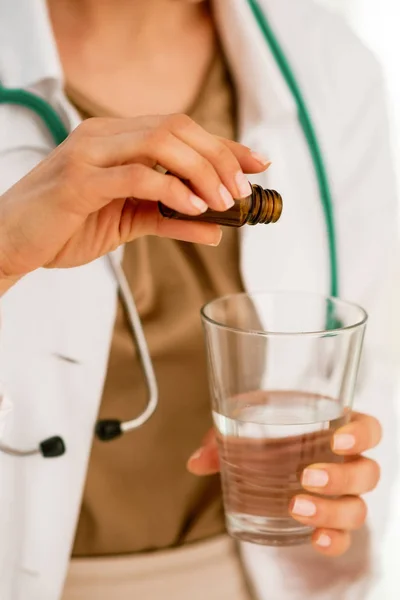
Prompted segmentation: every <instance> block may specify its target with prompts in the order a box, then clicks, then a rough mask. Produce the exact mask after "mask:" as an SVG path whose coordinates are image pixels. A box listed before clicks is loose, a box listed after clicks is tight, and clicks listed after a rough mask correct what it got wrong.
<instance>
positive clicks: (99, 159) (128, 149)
mask: <svg viewBox="0 0 400 600" xmlns="http://www.w3.org/2000/svg"><path fill="white" fill-rule="evenodd" d="M100 146H101V147H100ZM95 152H96V156H95V157H94V153H93V151H92V156H91V161H92V162H93V164H97V165H99V166H102V167H110V166H111V164H110V157H112V163H113V164H115V163H116V162H117V157H119V158H118V161H119V162H120V163H126V162H141V161H142V160H143V159H151V161H152V162H153V163H154V164H158V165H160V166H162V167H164V168H165V169H166V170H167V171H170V172H172V173H174V174H175V175H177V176H178V177H180V178H182V179H185V180H187V181H188V182H190V187H191V188H192V189H193V191H194V192H195V193H196V194H197V195H198V196H200V197H201V198H202V199H203V200H204V201H205V202H206V203H207V204H208V205H209V206H210V207H211V208H213V209H215V210H226V209H227V208H230V207H231V206H232V205H233V198H232V194H231V193H230V192H229V191H228V189H227V188H226V187H225V185H224V184H223V183H222V181H221V179H220V177H219V175H218V174H217V172H216V170H215V169H214V167H213V165H212V164H211V163H210V162H209V161H208V160H207V159H206V158H205V157H204V156H202V155H201V154H199V153H198V152H197V151H196V150H194V149H193V148H191V147H190V146H188V145H187V144H185V143H184V142H182V141H181V140H179V139H178V138H177V137H175V136H174V135H173V134H172V133H171V132H170V131H168V130H166V129H159V130H153V131H146V132H143V131H140V132H136V133H132V134H131V133H128V134H126V133H124V134H119V135H117V136H111V137H106V138H101V144H100V143H98V147H96V150H95ZM113 152H114V153H113Z"/></svg>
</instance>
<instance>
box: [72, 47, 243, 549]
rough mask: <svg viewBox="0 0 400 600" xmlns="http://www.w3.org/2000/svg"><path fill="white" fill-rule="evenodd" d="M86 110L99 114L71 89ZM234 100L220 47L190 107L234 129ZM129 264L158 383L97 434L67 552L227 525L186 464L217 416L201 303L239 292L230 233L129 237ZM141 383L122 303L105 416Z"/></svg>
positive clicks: (198, 116) (209, 484)
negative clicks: (150, 409) (212, 241)
mask: <svg viewBox="0 0 400 600" xmlns="http://www.w3.org/2000/svg"><path fill="white" fill-rule="evenodd" d="M69 96H70V98H71V100H72V101H73V102H74V103H75V105H76V106H77V107H78V108H79V109H80V110H81V112H82V113H83V115H84V116H89V115H91V116H104V111H101V109H99V108H98V107H96V106H93V105H92V103H91V102H88V101H87V99H86V98H82V97H81V96H80V95H79V94H77V93H76V92H75V91H74V90H69ZM235 109H236V103H235V95H234V90H233V86H232V83H231V81H230V78H229V74H228V71H227V68H226V66H225V63H224V61H223V58H222V55H221V54H218V56H217V57H216V59H215V60H214V62H213V65H212V68H211V69H210V71H209V73H208V75H207V78H206V80H205V81H204V84H203V86H202V90H201V93H200V94H199V97H198V99H197V101H196V104H195V106H193V108H192V110H191V111H190V114H191V116H192V118H193V119H194V120H196V121H197V122H198V123H200V124H201V125H202V126H203V127H204V128H205V129H207V130H208V131H210V132H212V133H214V134H217V135H221V136H225V137H228V138H234V137H235V123H236V112H235ZM123 267H124V271H125V273H126V276H127V278H128V281H129V284H130V286H131V289H132V292H133V294H134V298H135V300H136V303H137V307H138V310H139V313H140V317H141V319H142V323H143V327H144V332H145V335H146V339H147V343H148V345H149V348H150V353H151V357H152V360H153V364H154V368H155V372H156V376H157V381H158V385H159V392H160V403H159V407H158V409H157V411H156V413H155V415H154V416H153V417H152V418H151V419H150V420H149V422H148V423H147V424H146V425H144V426H143V427H141V428H140V429H138V430H136V431H133V432H131V433H129V434H127V435H125V436H122V438H120V439H118V440H114V441H112V442H109V443H104V442H99V441H97V440H94V442H93V449H92V453H91V457H90V464H89V471H88V476H87V481H86V486H85V490H84V495H83V503H82V509H81V514H80V519H79V525H78V530H77V533H76V539H75V545H74V549H73V554H74V555H75V556H95V555H109V554H123V553H133V552H142V551H148V550H154V549H161V548H168V547H174V546H178V545H182V544H186V543H188V542H192V541H195V540H201V539H205V538H209V537H211V536H215V535H217V534H219V533H221V532H223V531H224V519H223V511H222V500H221V492H220V482H219V478H218V477H217V476H214V477H207V478H199V477H195V476H194V475H191V474H190V473H188V471H187V469H186V461H187V459H188V458H189V456H190V455H191V454H192V452H193V451H194V450H196V449H197V447H198V446H199V445H200V444H201V441H202V438H203V436H204V435H205V433H206V432H207V431H208V429H209V428H210V427H211V425H212V421H211V413H210V398H209V389H208V383H207V374H206V358H205V348H204V342H203V335H202V330H201V322H200V315H199V310H200V308H201V306H202V305H203V304H204V303H205V302H207V301H209V300H211V299H212V298H215V297H216V296H219V295H222V294H227V293H232V292H239V291H242V282H241V277H240V273H239V248H238V239H237V232H236V231H235V230H233V229H227V230H225V232H224V236H223V240H222V243H221V244H220V246H219V247H218V248H211V247H203V246H197V245H192V244H188V243H184V242H178V241H174V240H169V239H163V238H158V237H145V238H140V239H138V240H136V241H134V242H132V243H130V244H128V245H127V246H126V248H125V256H124V261H123ZM146 398H147V396H146V386H145V383H144V380H143V374H142V370H141V368H140V366H139V362H138V360H137V354H136V350H135V347H134V344H133V341H132V338H131V334H130V331H129V327H128V324H127V320H126V316H125V314H124V311H123V308H122V306H121V303H119V305H118V313H117V318H116V322H115V329H114V335H113V339H112V345H111V353H110V358H109V366H108V372H107V377H106V381H105V386H104V394H103V399H102V404H101V409H100V418H102V419H104V418H119V419H122V420H129V419H132V418H133V417H134V416H135V415H137V414H138V413H139V412H140V411H141V410H142V408H143V407H144V404H145V402H146Z"/></svg>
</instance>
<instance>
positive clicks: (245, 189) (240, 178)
mask: <svg viewBox="0 0 400 600" xmlns="http://www.w3.org/2000/svg"><path fill="white" fill-rule="evenodd" d="M235 181H236V185H237V188H238V191H239V197H240V198H245V197H246V196H250V194H251V185H250V183H249V180H248V179H247V177H246V175H245V174H244V173H243V172H242V171H238V172H237V173H236V177H235Z"/></svg>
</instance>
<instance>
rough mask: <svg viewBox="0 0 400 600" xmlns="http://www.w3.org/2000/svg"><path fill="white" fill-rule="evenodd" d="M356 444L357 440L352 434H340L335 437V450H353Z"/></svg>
mask: <svg viewBox="0 0 400 600" xmlns="http://www.w3.org/2000/svg"><path fill="white" fill-rule="evenodd" d="M355 443H356V438H355V437H354V435H351V434H350V433H338V434H337V435H335V436H333V449H334V450H351V449H352V448H353V447H354V446H355Z"/></svg>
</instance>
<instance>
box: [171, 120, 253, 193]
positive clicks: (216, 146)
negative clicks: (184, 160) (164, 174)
mask: <svg viewBox="0 0 400 600" xmlns="http://www.w3.org/2000/svg"><path fill="white" fill-rule="evenodd" d="M166 126H167V127H170V130H171V132H172V133H173V134H174V135H175V136H176V137H177V138H178V139H180V140H181V141H182V142H184V143H185V144H187V145H188V146H190V147H191V148H193V150H195V151H196V152H198V153H199V154H201V156H204V158H206V159H207V160H208V161H209V162H210V163H211V164H212V165H213V167H214V169H215V171H216V172H217V173H218V175H219V177H220V179H221V181H222V183H223V184H224V185H225V186H226V188H227V189H228V190H229V192H230V193H231V194H232V196H233V197H234V198H243V197H245V196H248V195H249V194H251V187H250V183H249V181H248V179H247V177H246V176H245V175H244V173H243V170H242V167H241V164H240V161H239V157H243V156H246V157H247V160H248V162H250V163H251V164H252V167H253V168H256V169H257V170H261V165H260V164H259V163H258V162H257V161H256V160H254V158H253V159H251V151H250V150H249V149H248V148H245V146H242V145H241V144H236V145H234V144H232V145H229V144H228V143H224V142H223V141H222V139H220V138H218V137H216V136H214V135H211V134H210V133H208V132H207V131H206V130H205V129H203V128H202V127H200V125H198V124H197V123H195V121H193V120H192V119H190V118H189V117H187V116H186V115H174V116H172V117H170V118H169V119H168V120H167V122H166Z"/></svg>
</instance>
